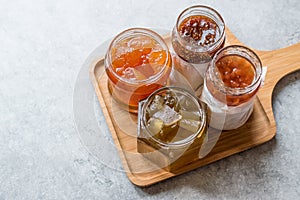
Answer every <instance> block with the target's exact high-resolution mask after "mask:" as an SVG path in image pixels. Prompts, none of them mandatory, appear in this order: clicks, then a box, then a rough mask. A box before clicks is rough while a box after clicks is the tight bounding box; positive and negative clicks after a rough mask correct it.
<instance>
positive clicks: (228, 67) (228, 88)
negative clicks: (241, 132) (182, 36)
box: [202, 45, 262, 130]
mask: <svg viewBox="0 0 300 200" xmlns="http://www.w3.org/2000/svg"><path fill="white" fill-rule="evenodd" d="M261 82H262V64H261V61H260V59H259V57H258V56H257V55H256V54H255V52H254V51H252V50H250V49H249V48H247V47H244V46H239V45H232V46H227V47H225V48H223V49H221V50H220V51H218V52H217V53H216V54H215V56H214V57H213V59H212V61H211V62H210V65H209V67H208V70H207V72H206V77H205V82H204V88H203V92H202V100H203V101H204V102H206V103H207V104H208V106H209V107H210V108H211V110H212V112H214V111H215V112H220V114H225V115H226V116H225V124H224V127H223V129H224V130H230V129H235V128H238V127H240V126H242V125H243V124H244V123H245V122H246V121H247V120H248V118H249V117H250V115H251V113H252V110H253V103H254V98H255V96H256V94H257V92H258V90H259V87H260V85H261Z"/></svg>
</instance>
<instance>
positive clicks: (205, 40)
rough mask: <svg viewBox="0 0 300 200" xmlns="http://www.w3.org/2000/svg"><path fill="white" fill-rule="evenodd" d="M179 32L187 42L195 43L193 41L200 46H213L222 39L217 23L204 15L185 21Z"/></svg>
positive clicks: (181, 24)
mask: <svg viewBox="0 0 300 200" xmlns="http://www.w3.org/2000/svg"><path fill="white" fill-rule="evenodd" d="M179 32H180V34H181V36H182V37H183V38H184V39H185V40H187V41H189V42H193V41H191V39H193V40H194V41H195V42H196V44H198V45H200V46H208V45H210V44H213V43H214V42H216V39H217V38H218V37H220V36H219V35H220V30H219V27H218V26H217V24H216V22H214V21H213V20H212V19H210V18H208V17H206V16H202V15H196V16H191V17H188V18H186V19H184V20H183V21H182V22H181V23H180V25H179Z"/></svg>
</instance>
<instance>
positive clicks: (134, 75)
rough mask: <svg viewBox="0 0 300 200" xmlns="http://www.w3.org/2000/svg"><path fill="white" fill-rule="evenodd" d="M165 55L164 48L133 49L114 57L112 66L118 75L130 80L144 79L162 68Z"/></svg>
mask: <svg viewBox="0 0 300 200" xmlns="http://www.w3.org/2000/svg"><path fill="white" fill-rule="evenodd" d="M166 56H167V54H166V52H165V51H164V50H153V49H152V48H143V49H135V50H133V51H130V52H127V53H124V54H121V55H120V56H119V57H117V58H115V59H114V60H113V62H112V68H113V70H114V71H115V72H116V73H117V74H118V75H119V76H120V77H123V78H126V79H130V80H146V79H149V78H150V77H151V76H153V75H155V74H157V73H158V72H159V71H160V70H161V69H162V67H163V64H164V62H165V61H166Z"/></svg>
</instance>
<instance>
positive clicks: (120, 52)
mask: <svg viewBox="0 0 300 200" xmlns="http://www.w3.org/2000/svg"><path fill="white" fill-rule="evenodd" d="M105 61H106V63H105V69H106V73H107V75H108V78H109V79H108V89H109V92H110V93H111V95H112V97H113V98H114V99H115V100H116V102H117V103H118V105H120V106H121V108H123V109H125V110H128V111H129V112H133V113H137V111H138V103H139V101H140V100H143V99H145V98H147V97H148V96H149V95H150V94H151V93H152V92H154V91H155V90H157V89H159V88H161V87H162V86H164V85H165V84H166V82H167V79H168V77H169V74H170V72H171V67H172V62H171V56H170V53H169V50H168V47H167V45H166V44H165V42H164V41H163V39H162V38H161V37H160V36H159V35H158V34H157V33H155V32H153V31H151V30H148V29H142V28H134V29H128V30H126V31H124V32H122V33H121V34H119V35H118V36H117V37H116V38H115V39H114V40H113V42H112V43H111V45H110V48H109V50H108V52H107V55H106V60H105Z"/></svg>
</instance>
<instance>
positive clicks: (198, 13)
mask: <svg viewBox="0 0 300 200" xmlns="http://www.w3.org/2000/svg"><path fill="white" fill-rule="evenodd" d="M224 43H225V23H224V20H223V18H222V16H221V15H220V14H219V13H218V12H217V11H216V10H214V9H213V8H210V7H207V6H202V5H197V6H192V7H189V8H187V9H185V10H184V11H183V12H182V13H181V14H180V15H179V17H178V18H177V22H176V25H175V27H174V29H173V32H172V46H173V49H174V51H175V52H176V54H177V55H178V56H179V57H180V58H182V59H183V60H185V61H187V62H189V63H194V64H199V63H207V62H209V61H210V60H211V58H212V57H213V55H214V54H215V53H216V52H217V51H218V50H219V49H221V48H222V47H223V46H224Z"/></svg>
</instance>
